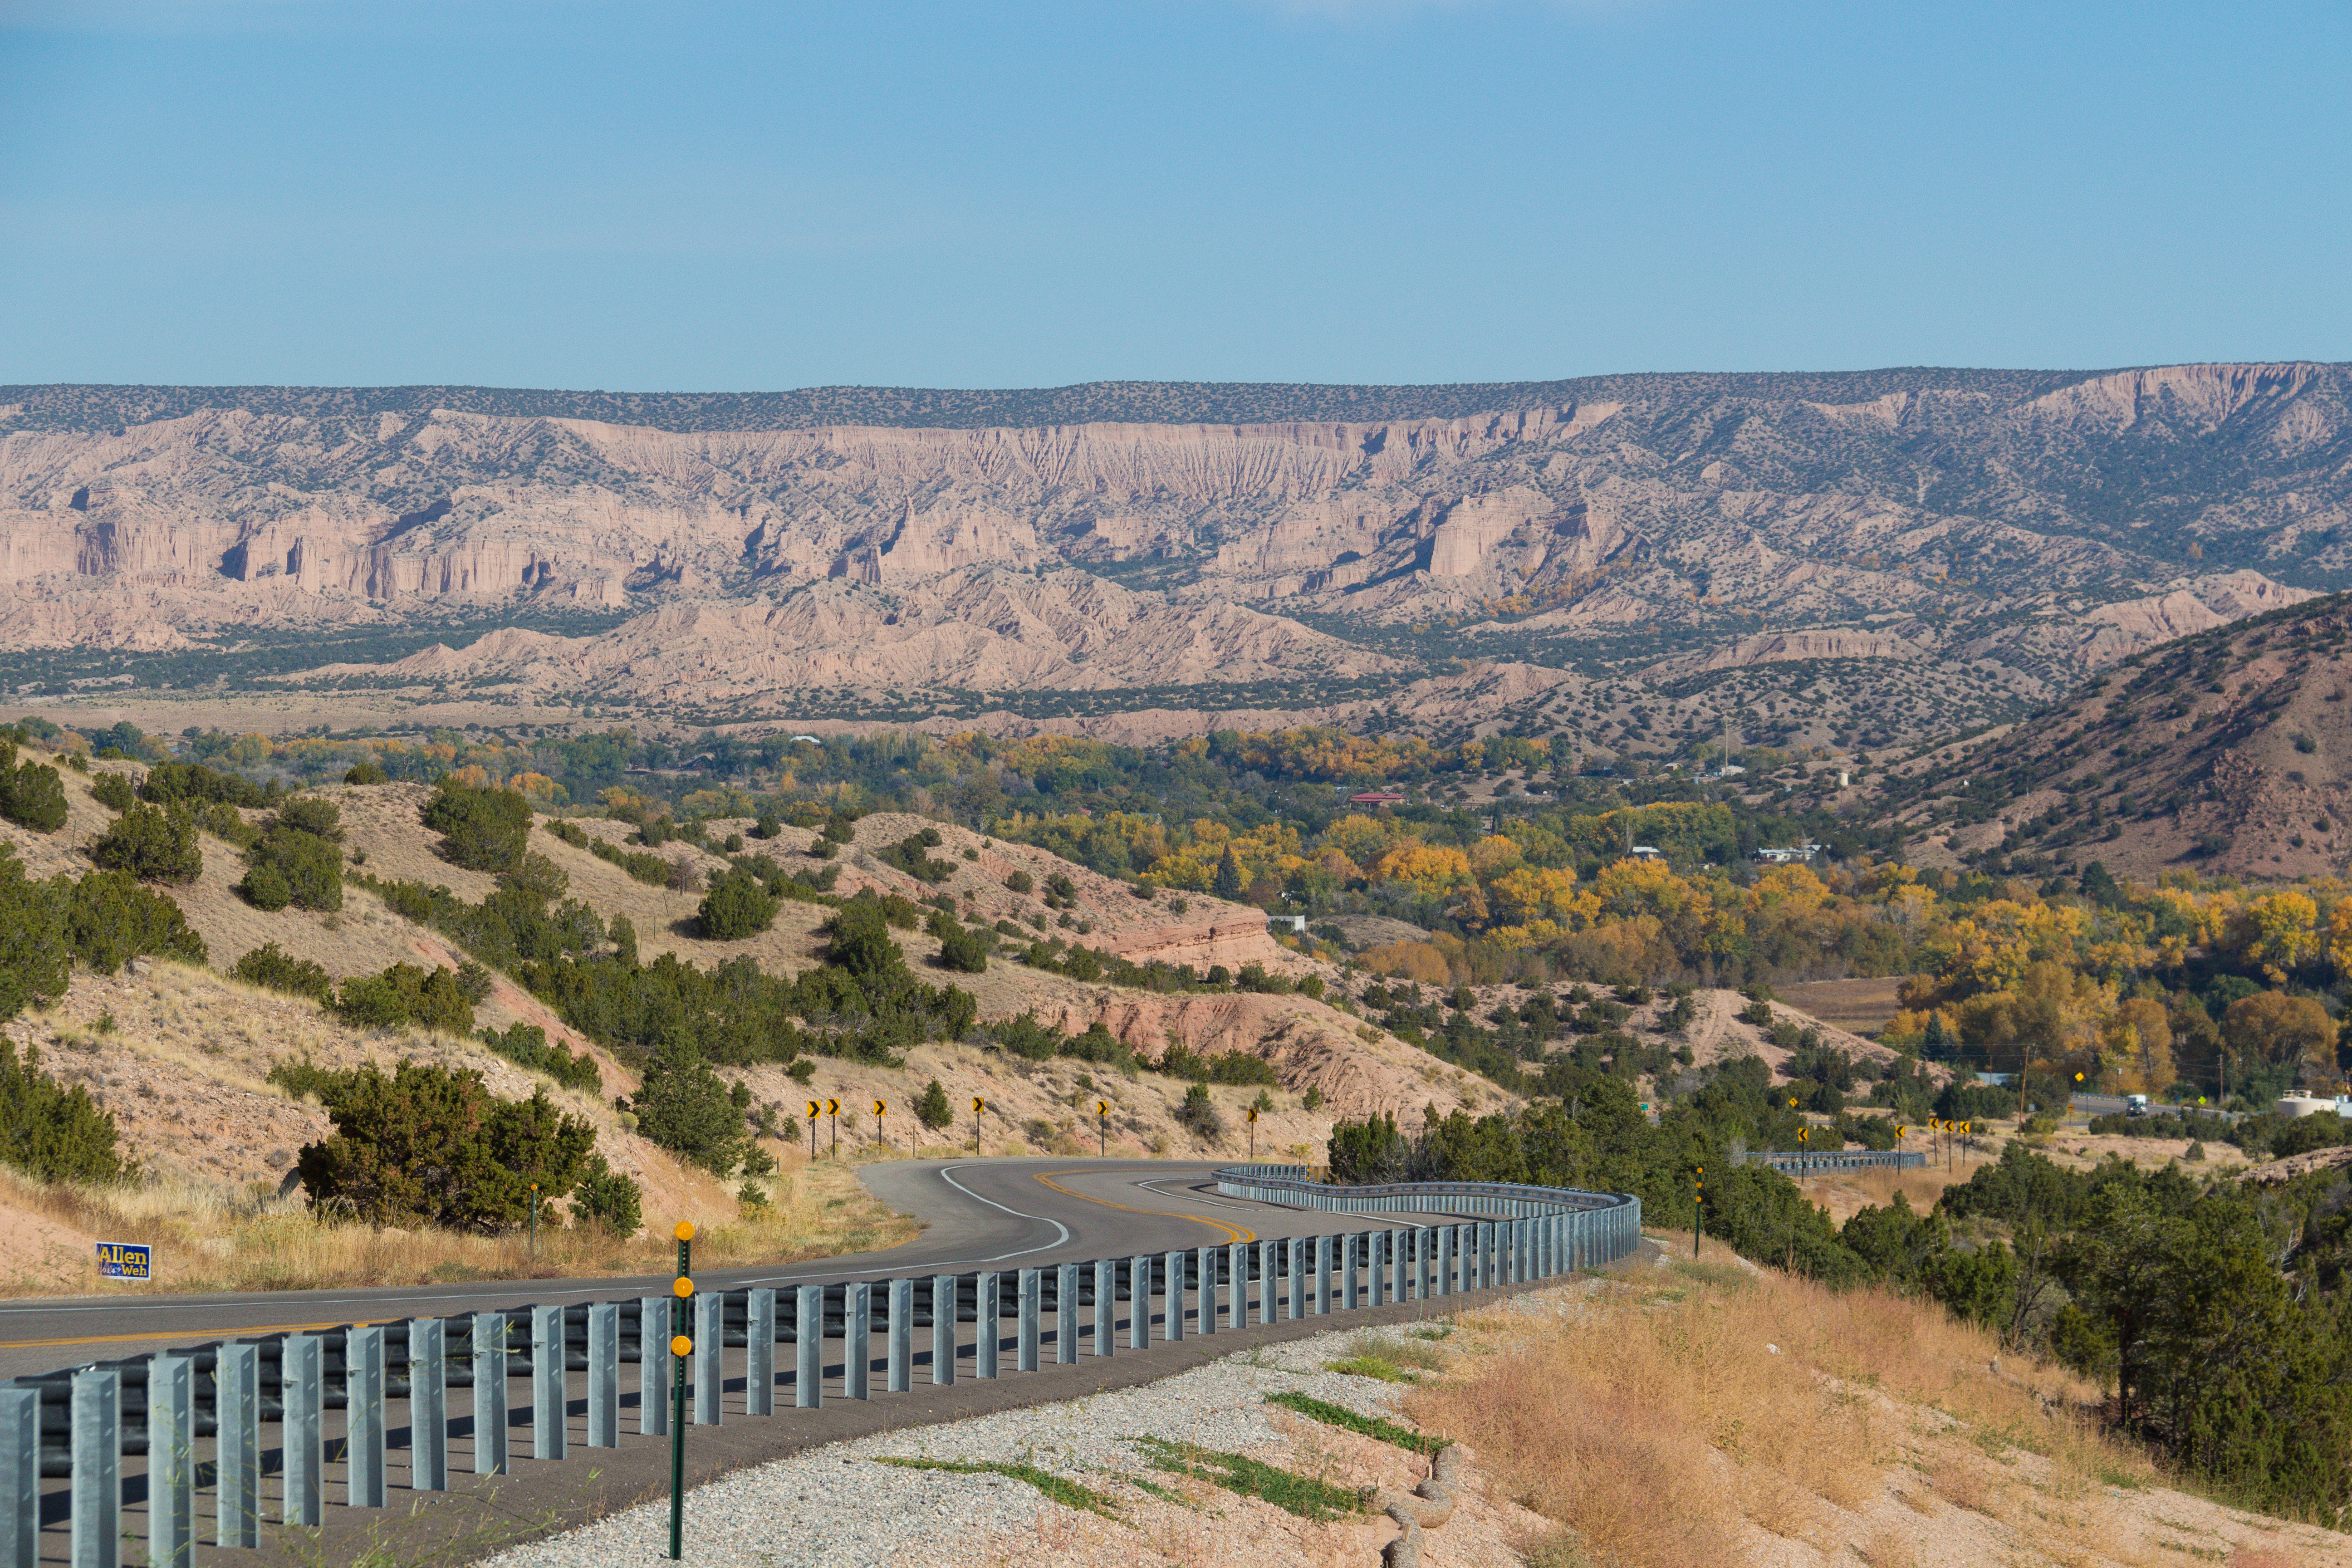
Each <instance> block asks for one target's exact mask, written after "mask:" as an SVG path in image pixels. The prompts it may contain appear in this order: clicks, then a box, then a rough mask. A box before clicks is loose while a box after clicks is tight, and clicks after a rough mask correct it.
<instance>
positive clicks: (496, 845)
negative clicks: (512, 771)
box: [421, 778, 530, 871]
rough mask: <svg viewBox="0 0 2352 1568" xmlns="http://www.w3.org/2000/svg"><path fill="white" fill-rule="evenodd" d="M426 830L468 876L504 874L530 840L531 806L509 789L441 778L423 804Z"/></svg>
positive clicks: (521, 853)
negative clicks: (500, 872)
mask: <svg viewBox="0 0 2352 1568" xmlns="http://www.w3.org/2000/svg"><path fill="white" fill-rule="evenodd" d="M421 816H422V817H423V819H424V823H425V826H427V827H429V828H432V829H433V830H434V831H435V832H436V833H438V834H440V835H441V853H442V856H443V857H444V858H446V859H447V860H448V861H449V863H450V864H452V865H454V866H463V867H465V868H467V870H470V871H507V870H511V869H513V868H514V867H515V865H516V864H517V862H519V861H520V860H521V859H522V856H523V848H524V846H525V845H526V844H527V843H528V842H529V841H530V802H529V801H527V800H525V799H523V797H522V796H521V795H518V794H516V793H515V792H514V791H513V790H505V789H488V788H483V787H478V786H476V785H473V784H460V783H458V782H457V780H456V779H454V778H444V779H442V780H441V782H440V784H439V785H438V786H437V787H436V790H435V792H434V795H433V798H432V799H431V800H429V801H427V802H426V803H425V809H424V811H423V812H422V814H421Z"/></svg>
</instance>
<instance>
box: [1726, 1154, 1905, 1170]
mask: <svg viewBox="0 0 2352 1568" xmlns="http://www.w3.org/2000/svg"><path fill="white" fill-rule="evenodd" d="M1738 1163H1740V1164H1742V1165H1769V1166H1771V1167H1772V1169H1774V1170H1776V1171H1778V1172H1780V1173H1781V1174H1782V1175H1784V1176H1814V1175H1819V1174H1821V1173H1822V1172H1824V1171H1916V1170H1917V1169H1919V1168H1920V1167H1922V1166H1924V1165H1925V1164H1927V1154H1926V1153H1925V1152H1923V1151H1921V1150H1917V1149H1876V1150H1873V1149H1848V1150H1843V1151H1841V1152H1836V1153H1819V1154H1813V1153H1803V1152H1782V1151H1779V1150H1769V1149H1750V1150H1748V1152H1746V1153H1744V1154H1742V1155H1740V1156H1739V1159H1738Z"/></svg>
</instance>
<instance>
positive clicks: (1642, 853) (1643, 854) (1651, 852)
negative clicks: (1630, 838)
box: [1632, 844, 1665, 860]
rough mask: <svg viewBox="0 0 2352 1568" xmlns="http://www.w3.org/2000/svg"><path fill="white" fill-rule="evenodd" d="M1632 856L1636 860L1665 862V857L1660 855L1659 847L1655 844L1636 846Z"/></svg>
mask: <svg viewBox="0 0 2352 1568" xmlns="http://www.w3.org/2000/svg"><path fill="white" fill-rule="evenodd" d="M1632 854H1633V858H1634V859H1636V860H1663V859H1664V858H1665V857H1664V856H1663V855H1661V854H1659V853H1658V847H1657V846H1656V845H1654V844H1636V845H1634V846H1633V850H1632Z"/></svg>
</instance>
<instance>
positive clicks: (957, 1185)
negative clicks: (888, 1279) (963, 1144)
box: [730, 1165, 1070, 1289]
mask: <svg viewBox="0 0 2352 1568" xmlns="http://www.w3.org/2000/svg"><path fill="white" fill-rule="evenodd" d="M965 1168H966V1167H964V1166H962V1165H943V1166H941V1167H940V1172H939V1177H940V1180H941V1181H943V1182H945V1183H946V1184H948V1185H950V1186H951V1187H953V1188H954V1189H955V1190H956V1191H958V1192H960V1193H961V1194H963V1195H964V1196H966V1197H968V1198H970V1199H971V1200H972V1201H973V1202H974V1203H982V1204H986V1205H988V1206H989V1207H990V1208H992V1209H996V1210H999V1211H1000V1212H1002V1213H1004V1214H1009V1215H1012V1216H1013V1218H1014V1219H1032V1220H1043V1221H1044V1222H1045V1224H1047V1225H1050V1226H1053V1227H1054V1239H1053V1240H1051V1241H1045V1242H1040V1243H1038V1244H1037V1245H1036V1246H1035V1247H1022V1248H1020V1249H1018V1250H1017V1251H1013V1252H1000V1253H998V1254H997V1255H996V1256H995V1257H993V1258H940V1259H937V1260H936V1261H934V1262H931V1263H927V1264H924V1265H923V1266H922V1267H924V1268H928V1269H930V1270H932V1271H934V1272H936V1271H937V1270H939V1269H941V1268H960V1267H961V1266H962V1265H964V1264H967V1263H1003V1262H1004V1261H1005V1260H1006V1259H1007V1258H1026V1257H1028V1256H1029V1255H1030V1254H1031V1253H1033V1252H1051V1251H1052V1250H1053V1249H1054V1248H1055V1247H1060V1246H1061V1245H1063V1244H1064V1243H1065V1242H1066V1241H1068V1240H1069V1239H1070V1227H1069V1226H1066V1225H1064V1224H1063V1223H1062V1222H1061V1221H1060V1220H1057V1219H1055V1218H1053V1217H1052V1216H1051V1215H1042V1214H1023V1213H1022V1212H1021V1211H1020V1210H1019V1209H1016V1208H1008V1207H1006V1206H1005V1205H1003V1204H1001V1203H998V1202H997V1201H996V1200H995V1199H994V1198H984V1197H982V1196H981V1195H980V1194H978V1193H975V1192H973V1191H972V1190H971V1188H970V1187H967V1186H965V1185H964V1184H962V1183H961V1182H959V1181H957V1180H956V1179H955V1173H956V1172H958V1171H961V1170H963V1169H965ZM839 1272H840V1270H839V1269H837V1268H810V1269H803V1270H802V1271H801V1272H800V1273H798V1274H769V1275H763V1276H761V1279H803V1278H805V1277H808V1276H811V1275H817V1274H837V1273H839ZM758 1283H760V1280H757V1279H743V1280H739V1281H737V1284H739V1285H756V1284H758ZM730 1289H733V1287H730Z"/></svg>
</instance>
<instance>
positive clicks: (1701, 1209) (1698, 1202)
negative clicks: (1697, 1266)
mask: <svg viewBox="0 0 2352 1568" xmlns="http://www.w3.org/2000/svg"><path fill="white" fill-rule="evenodd" d="M1705 1177H1706V1166H1705V1165H1701V1166H1699V1167H1698V1168H1697V1171H1696V1173H1694V1174H1693V1175H1692V1177H1691V1203H1692V1205H1694V1206H1693V1207H1692V1209H1691V1256H1692V1257H1693V1258H1696V1257H1697V1256H1698V1238H1699V1237H1700V1236H1702V1235H1703V1234H1705V1232H1706V1181H1705V1180H1704V1178H1705Z"/></svg>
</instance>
